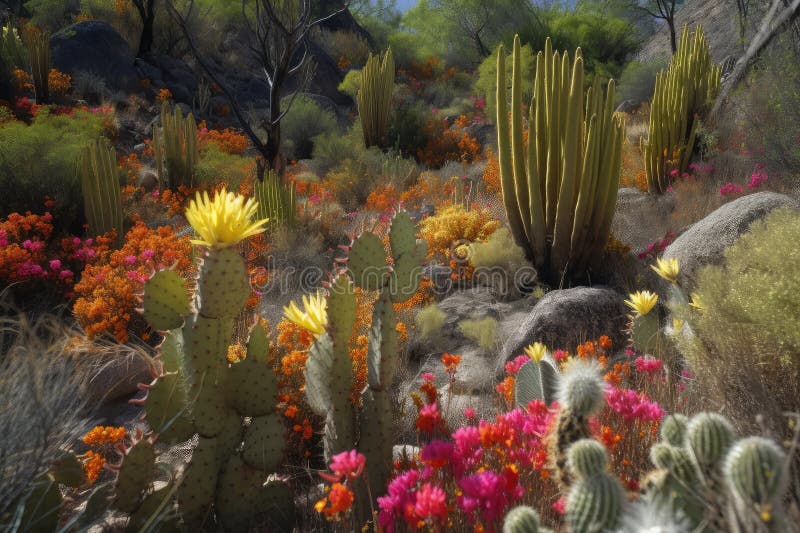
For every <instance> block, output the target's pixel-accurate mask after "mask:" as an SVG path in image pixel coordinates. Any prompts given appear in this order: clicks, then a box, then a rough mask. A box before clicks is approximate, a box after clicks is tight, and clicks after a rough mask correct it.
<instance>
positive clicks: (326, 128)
mask: <svg viewBox="0 0 800 533" xmlns="http://www.w3.org/2000/svg"><path fill="white" fill-rule="evenodd" d="M289 98H291V97H289ZM284 100H285V101H284V102H283V105H284V107H285V106H286V105H288V99H284ZM291 105H292V107H290V108H289V111H288V112H287V113H286V115H285V116H284V117H283V119H281V146H282V149H283V151H284V153H285V154H286V155H287V156H288V157H290V158H292V159H308V158H309V157H311V153H312V151H313V150H314V140H313V139H314V137H316V136H317V135H323V134H325V133H334V132H337V131H338V130H337V126H336V115H335V114H334V113H333V112H332V111H330V110H329V109H325V108H323V107H322V106H321V105H320V104H318V103H317V102H316V100H314V99H312V98H309V97H308V96H305V95H297V97H296V98H295V99H294V102H293V103H292V104H291Z"/></svg>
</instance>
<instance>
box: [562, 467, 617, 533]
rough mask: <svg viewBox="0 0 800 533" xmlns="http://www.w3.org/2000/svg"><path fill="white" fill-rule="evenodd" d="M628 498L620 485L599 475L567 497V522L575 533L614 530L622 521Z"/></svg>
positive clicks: (608, 476)
mask: <svg viewBox="0 0 800 533" xmlns="http://www.w3.org/2000/svg"><path fill="white" fill-rule="evenodd" d="M624 499H625V495H624V493H623V491H622V487H621V486H620V484H619V482H618V481H617V480H616V479H614V478H613V477H611V476H610V475H608V474H597V475H594V476H591V477H589V478H587V479H582V480H580V481H578V482H576V483H575V485H574V486H573V487H572V489H571V490H570V491H569V496H568V497H567V506H566V507H567V523H568V524H569V531H571V532H572V533H600V532H601V531H608V530H613V529H614V528H615V527H616V526H617V523H618V522H619V515H620V510H621V509H622V502H623V500H624Z"/></svg>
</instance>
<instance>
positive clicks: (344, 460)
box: [320, 450, 367, 483]
mask: <svg viewBox="0 0 800 533" xmlns="http://www.w3.org/2000/svg"><path fill="white" fill-rule="evenodd" d="M366 465H367V458H366V457H365V456H364V455H362V454H360V453H358V452H357V451H356V450H349V451H346V452H342V453H339V454H336V455H334V456H333V457H331V464H330V466H329V468H330V469H331V472H333V473H334V474H335V475H331V474H327V473H325V472H320V477H322V478H323V479H326V480H328V481H330V482H331V483H337V482H339V481H340V480H341V479H342V478H343V477H345V478H347V479H350V480H353V479H356V478H357V477H358V476H360V475H361V473H362V472H363V471H364V468H365V467H366Z"/></svg>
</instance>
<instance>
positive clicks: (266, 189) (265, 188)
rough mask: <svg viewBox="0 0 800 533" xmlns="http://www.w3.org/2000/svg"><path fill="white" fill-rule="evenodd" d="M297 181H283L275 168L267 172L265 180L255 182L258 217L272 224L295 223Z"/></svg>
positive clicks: (254, 189)
mask: <svg viewBox="0 0 800 533" xmlns="http://www.w3.org/2000/svg"><path fill="white" fill-rule="evenodd" d="M295 186H296V184H295V182H294V181H292V182H291V183H282V182H281V180H280V179H279V177H278V174H277V173H276V172H275V171H274V170H270V171H268V172H267V175H266V176H265V177H264V179H263V180H256V181H255V183H254V184H253V196H254V197H255V199H256V200H258V218H260V219H267V220H269V222H270V224H274V223H278V224H286V225H289V226H291V225H293V224H294V222H295V220H296V218H297V200H296V198H295Z"/></svg>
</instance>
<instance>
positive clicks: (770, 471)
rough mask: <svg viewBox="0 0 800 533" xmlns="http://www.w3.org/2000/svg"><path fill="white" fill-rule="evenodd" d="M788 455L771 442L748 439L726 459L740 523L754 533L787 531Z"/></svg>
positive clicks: (734, 448) (725, 472)
mask: <svg viewBox="0 0 800 533" xmlns="http://www.w3.org/2000/svg"><path fill="white" fill-rule="evenodd" d="M787 470H788V464H787V463H786V454H785V453H784V451H783V450H782V449H781V448H780V446H778V445H777V444H775V443H774V442H773V441H771V440H769V439H765V438H763V437H748V438H745V439H742V440H740V441H739V442H737V443H736V444H735V445H734V446H733V448H731V450H730V452H729V453H728V455H727V456H726V458H725V466H724V476H725V483H726V485H727V486H728V488H729V490H730V492H731V493H732V495H733V502H734V506H735V508H736V512H737V514H738V516H739V517H740V519H741V520H742V521H744V522H745V523H746V524H748V526H747V527H748V528H750V527H752V530H753V531H759V530H761V531H786V530H787V529H786V526H787V524H786V517H785V514H784V511H783V501H782V499H783V496H784V494H785V492H786V489H787V487H788V481H789V477H788V476H787Z"/></svg>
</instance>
